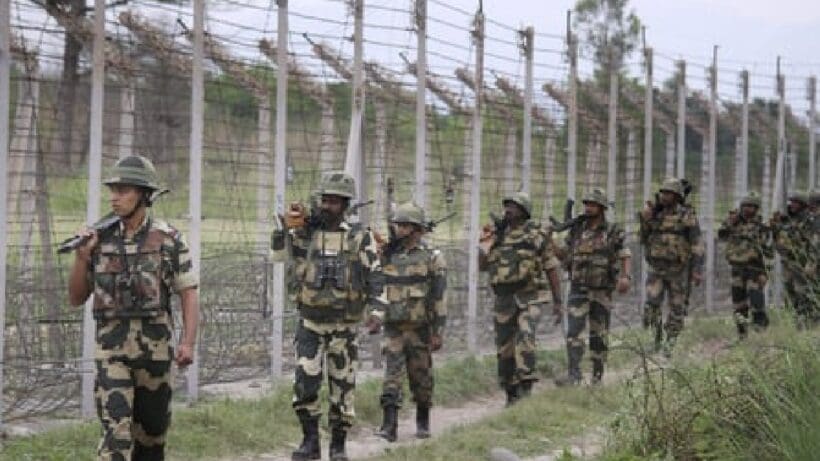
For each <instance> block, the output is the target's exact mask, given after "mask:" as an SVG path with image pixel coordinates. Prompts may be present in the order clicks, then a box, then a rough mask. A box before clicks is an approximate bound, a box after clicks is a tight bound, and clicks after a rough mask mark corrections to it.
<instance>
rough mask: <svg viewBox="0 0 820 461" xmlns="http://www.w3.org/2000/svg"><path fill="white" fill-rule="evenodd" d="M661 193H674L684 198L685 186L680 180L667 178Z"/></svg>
mask: <svg viewBox="0 0 820 461" xmlns="http://www.w3.org/2000/svg"><path fill="white" fill-rule="evenodd" d="M660 191H661V192H672V193H673V194H677V195H678V196H679V197H681V198H683V184H681V181H680V179H678V178H666V179H664V180H663V184H661V188H660Z"/></svg>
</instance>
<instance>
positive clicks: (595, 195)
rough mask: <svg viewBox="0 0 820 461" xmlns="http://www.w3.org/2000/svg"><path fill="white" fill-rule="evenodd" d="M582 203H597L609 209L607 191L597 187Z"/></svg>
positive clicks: (587, 194) (585, 196) (588, 193)
mask: <svg viewBox="0 0 820 461" xmlns="http://www.w3.org/2000/svg"><path fill="white" fill-rule="evenodd" d="M581 202H582V203H596V204H598V205H601V206H602V207H604V209H607V208H609V205H608V204H607V200H606V191H605V190H604V189H601V188H600V187H596V188H594V189H592V190H590V191H589V192H587V193H586V195H584V199H583V200H581Z"/></svg>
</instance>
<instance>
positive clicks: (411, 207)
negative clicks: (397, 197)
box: [390, 202, 424, 227]
mask: <svg viewBox="0 0 820 461" xmlns="http://www.w3.org/2000/svg"><path fill="white" fill-rule="evenodd" d="M390 221H391V222H394V223H410V224H416V225H419V226H422V227H424V210H423V209H422V208H421V207H420V206H418V205H416V204H415V203H413V202H405V203H402V204H401V205H399V206H397V207H396V211H394V212H393V217H392V219H391V220H390Z"/></svg>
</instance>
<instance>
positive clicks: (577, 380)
mask: <svg viewBox="0 0 820 461" xmlns="http://www.w3.org/2000/svg"><path fill="white" fill-rule="evenodd" d="M583 356H584V348H583V346H581V347H578V346H576V347H570V346H567V375H566V376H562V377H560V378H558V379H556V380H555V385H556V386H558V387H564V386H577V385H579V384H581V380H582V377H581V358H583Z"/></svg>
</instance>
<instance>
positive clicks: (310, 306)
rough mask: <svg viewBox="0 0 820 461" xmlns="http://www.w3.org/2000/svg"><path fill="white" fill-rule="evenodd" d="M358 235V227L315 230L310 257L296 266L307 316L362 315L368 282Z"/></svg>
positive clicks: (318, 318) (325, 318) (352, 317)
mask: <svg viewBox="0 0 820 461" xmlns="http://www.w3.org/2000/svg"><path fill="white" fill-rule="evenodd" d="M357 235H358V231H357V230H356V229H355V228H354V229H350V230H340V231H335V232H327V231H323V230H316V231H314V232H313V233H312V235H311V240H310V244H309V246H308V250H307V257H306V258H305V259H304V261H303V262H302V263H301V264H300V267H297V268H296V278H297V280H298V281H299V289H298V293H297V298H296V300H297V302H298V303H299V306H300V310H301V313H302V315H303V316H304V317H305V318H308V319H310V320H315V321H319V322H322V321H325V322H328V321H338V320H351V321H354V320H358V319H360V318H361V315H362V310H363V309H364V290H365V286H364V285H365V284H364V269H363V267H362V264H361V261H360V260H359V241H358V239H357V238H356V237H357Z"/></svg>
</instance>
